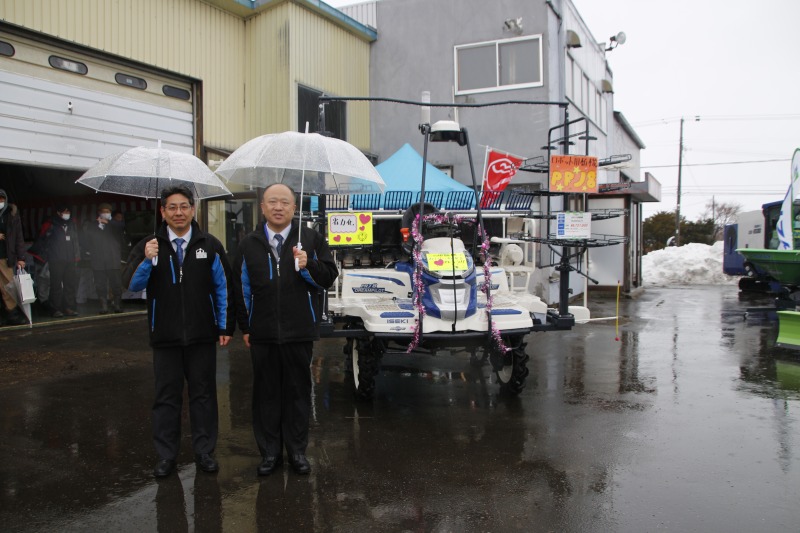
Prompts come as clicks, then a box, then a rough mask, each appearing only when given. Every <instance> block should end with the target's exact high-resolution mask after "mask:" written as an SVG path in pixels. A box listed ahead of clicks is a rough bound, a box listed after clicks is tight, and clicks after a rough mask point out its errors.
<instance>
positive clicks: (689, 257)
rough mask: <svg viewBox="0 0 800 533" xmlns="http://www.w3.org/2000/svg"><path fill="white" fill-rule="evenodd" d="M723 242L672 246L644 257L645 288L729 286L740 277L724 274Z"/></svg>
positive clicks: (643, 275)
mask: <svg viewBox="0 0 800 533" xmlns="http://www.w3.org/2000/svg"><path fill="white" fill-rule="evenodd" d="M722 253H723V243H722V241H717V242H715V243H714V245H713V246H708V245H707V244H697V243H690V244H686V245H684V246H670V247H667V248H664V249H663V250H656V251H655V252H650V253H649V254H647V255H644V256H642V277H643V278H644V279H643V281H644V285H645V286H647V285H656V286H664V285H727V284H733V283H737V282H738V281H739V278H738V277H737V276H728V275H727V274H724V273H723V272H722Z"/></svg>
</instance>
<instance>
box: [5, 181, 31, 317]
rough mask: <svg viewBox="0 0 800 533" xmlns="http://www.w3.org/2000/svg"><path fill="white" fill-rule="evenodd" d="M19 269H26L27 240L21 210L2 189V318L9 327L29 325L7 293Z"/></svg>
mask: <svg viewBox="0 0 800 533" xmlns="http://www.w3.org/2000/svg"><path fill="white" fill-rule="evenodd" d="M18 268H25V239H24V237H23V236H22V220H20V217H19V210H18V209H17V206H16V205H14V204H10V203H8V195H7V194H6V191H4V190H3V189H0V296H2V301H3V305H2V310H3V312H4V313H5V317H2V316H0V320H4V322H5V323H6V324H9V325H14V326H18V325H22V324H27V323H28V320H27V319H26V318H25V315H24V314H23V313H22V311H20V310H19V308H18V307H17V299H16V297H15V296H14V295H12V294H9V293H8V292H7V291H6V285H8V284H9V283H10V282H11V280H13V279H14V273H15V271H16V270H17V269H18Z"/></svg>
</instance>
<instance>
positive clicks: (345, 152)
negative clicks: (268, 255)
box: [217, 123, 385, 268]
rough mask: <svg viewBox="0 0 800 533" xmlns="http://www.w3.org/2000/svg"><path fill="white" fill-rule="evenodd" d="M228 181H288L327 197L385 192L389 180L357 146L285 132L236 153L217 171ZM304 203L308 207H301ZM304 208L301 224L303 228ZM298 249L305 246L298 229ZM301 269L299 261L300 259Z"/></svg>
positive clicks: (249, 143) (254, 141) (259, 184)
mask: <svg viewBox="0 0 800 533" xmlns="http://www.w3.org/2000/svg"><path fill="white" fill-rule="evenodd" d="M217 174H218V175H219V176H222V178H223V179H225V180H226V181H228V182H234V183H241V184H244V185H249V186H251V187H266V186H267V185H271V184H273V183H283V184H285V185H288V186H289V187H291V188H293V189H295V190H297V189H299V190H300V197H301V201H302V196H303V190H304V189H308V190H311V191H314V192H315V193H321V194H369V193H382V192H383V189H384V188H385V184H384V183H383V178H381V176H380V174H378V171H377V170H375V167H374V166H373V164H372V163H370V161H369V159H367V158H366V156H365V155H364V154H362V153H361V151H360V150H359V149H358V148H356V147H355V146H353V145H352V144H350V143H348V142H346V141H342V140H340V139H336V138H333V137H324V136H322V135H320V134H319V133H308V123H306V133H300V132H296V131H285V132H283V133H272V134H269V135H262V136H261V137H256V138H255V139H251V140H249V141H247V142H246V143H244V144H243V145H242V146H240V147H239V148H237V149H236V151H234V152H233V153H232V154H231V155H230V156H228V158H227V159H226V160H225V161H223V163H222V164H221V165H220V166H219V168H218V169H217ZM301 205H302V204H301ZM302 213H303V211H302V209H301V210H300V216H301V219H300V222H301V224H299V225H298V226H302ZM297 231H298V239H297V247H298V249H299V248H302V244H301V243H300V239H299V232H300V227H298V228H297ZM295 268H297V261H295Z"/></svg>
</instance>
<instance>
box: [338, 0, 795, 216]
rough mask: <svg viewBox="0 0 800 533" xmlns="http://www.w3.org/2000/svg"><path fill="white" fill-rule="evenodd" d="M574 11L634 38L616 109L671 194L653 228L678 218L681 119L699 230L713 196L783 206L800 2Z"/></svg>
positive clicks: (602, 2)
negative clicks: (666, 215)
mask: <svg viewBox="0 0 800 533" xmlns="http://www.w3.org/2000/svg"><path fill="white" fill-rule="evenodd" d="M328 3H329V4H330V5H332V6H342V5H348V4H353V3H358V2H353V1H352V0H330V1H328ZM573 3H574V4H575V6H576V7H577V9H578V11H579V12H580V13H581V16H582V17H583V19H584V21H585V22H586V24H587V25H588V27H589V29H590V30H591V32H592V33H593V35H594V37H595V39H597V40H598V41H608V38H609V37H610V36H611V35H615V34H617V33H618V32H620V31H624V32H625V34H626V36H627V42H626V43H625V44H624V45H621V46H619V47H617V48H616V49H614V50H612V51H610V52H607V59H608V62H609V65H610V67H611V70H612V71H613V73H614V91H615V94H614V109H615V110H617V111H621V112H622V113H623V114H624V115H625V117H626V118H627V119H628V122H630V123H631V124H632V125H633V127H634V129H635V130H636V132H637V133H638V134H639V137H641V139H642V140H643V141H644V143H645V145H646V146H647V148H646V149H645V150H644V151H643V152H642V172H643V173H644V171H648V172H650V173H651V174H653V175H654V176H655V177H656V179H658V181H660V182H661V185H662V201H661V202H660V203H658V204H648V205H647V206H646V208H645V216H646V217H647V216H650V215H652V214H654V213H656V212H658V211H674V209H675V205H676V200H677V198H676V196H677V195H676V192H677V183H678V154H679V150H678V146H679V138H680V118H681V117H684V118H685V119H686V120H685V123H684V146H685V151H684V155H683V172H682V180H681V181H682V194H681V214H682V215H684V216H686V218H687V219H689V220H697V219H698V218H699V217H700V216H701V214H702V213H703V211H704V210H705V208H706V204H708V203H710V202H711V200H712V197H713V198H715V200H716V202H718V203H719V202H724V203H727V204H740V205H741V206H742V210H743V211H750V210H755V209H760V208H761V204H763V203H765V202H770V201H774V200H782V199H783V196H784V194H785V193H786V189H787V188H788V186H789V168H790V162H789V160H790V159H791V157H792V154H793V153H794V150H795V148H797V147H800V68H799V67H798V64H797V56H798V52H800V38H798V29H797V28H798V25H800V1H797V0H760V1H759V2H745V1H743V0H669V1H667V0H659V1H656V0H573ZM379 31H380V28H379ZM387 96H390V95H387ZM695 117H699V118H700V120H699V121H695ZM755 161H758V162H755Z"/></svg>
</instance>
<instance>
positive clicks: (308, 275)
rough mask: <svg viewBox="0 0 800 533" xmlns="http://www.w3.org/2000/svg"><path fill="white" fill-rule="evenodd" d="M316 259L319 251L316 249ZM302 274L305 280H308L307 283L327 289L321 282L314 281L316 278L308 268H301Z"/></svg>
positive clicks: (320, 288)
mask: <svg viewBox="0 0 800 533" xmlns="http://www.w3.org/2000/svg"><path fill="white" fill-rule="evenodd" d="M316 259H317V252H316V251H314V260H315V261H316ZM300 275H301V276H302V277H303V279H304V280H306V282H307V283H309V284H311V285H312V286H313V287H315V288H317V289H319V290H325V289H324V288H323V287H322V286H321V285H320V284H319V283H317V282H316V281H314V278H312V277H311V273H310V272H309V271H308V269H307V268H304V269H302V270H300Z"/></svg>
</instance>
